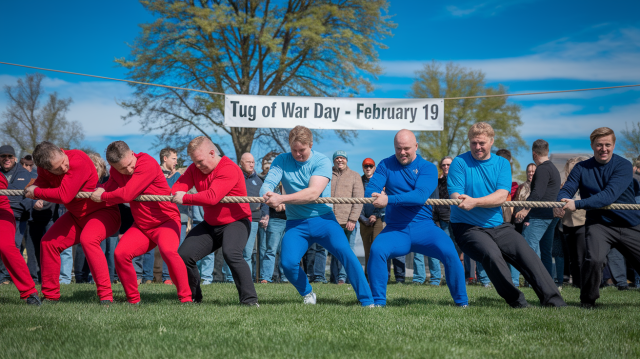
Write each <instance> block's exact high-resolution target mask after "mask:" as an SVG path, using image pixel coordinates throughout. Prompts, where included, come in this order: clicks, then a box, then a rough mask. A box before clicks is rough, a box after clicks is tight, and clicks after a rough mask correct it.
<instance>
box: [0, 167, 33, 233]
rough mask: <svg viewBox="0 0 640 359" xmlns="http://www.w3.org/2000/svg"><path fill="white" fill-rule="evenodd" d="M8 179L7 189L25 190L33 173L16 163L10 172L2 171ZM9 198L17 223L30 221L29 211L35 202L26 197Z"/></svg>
mask: <svg viewBox="0 0 640 359" xmlns="http://www.w3.org/2000/svg"><path fill="white" fill-rule="evenodd" d="M0 172H2V174H3V175H4V176H5V177H6V178H7V182H9V186H8V187H7V189H20V190H23V189H25V187H26V186H27V185H28V184H29V181H31V178H32V175H31V172H29V171H27V170H26V169H25V168H24V167H22V166H21V165H20V163H16V164H15V165H14V166H13V168H12V169H10V170H9V171H6V172H5V171H4V170H2V171H0ZM7 197H8V198H9V205H10V206H11V209H12V210H13V215H14V216H15V217H16V220H17V221H26V220H28V219H29V217H30V215H29V211H31V208H32V207H33V200H31V199H29V198H26V197H25V196H7Z"/></svg>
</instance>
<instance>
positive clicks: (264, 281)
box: [260, 279, 269, 284]
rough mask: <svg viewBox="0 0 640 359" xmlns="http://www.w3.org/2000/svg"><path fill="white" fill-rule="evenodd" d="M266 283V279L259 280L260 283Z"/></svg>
mask: <svg viewBox="0 0 640 359" xmlns="http://www.w3.org/2000/svg"><path fill="white" fill-rule="evenodd" d="M267 283H269V281H268V280H266V279H263V280H261V281H260V284H267Z"/></svg>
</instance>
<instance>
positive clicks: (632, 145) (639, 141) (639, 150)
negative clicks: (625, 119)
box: [620, 122, 640, 161]
mask: <svg viewBox="0 0 640 359" xmlns="http://www.w3.org/2000/svg"><path fill="white" fill-rule="evenodd" d="M621 133H622V138H621V139H620V147H621V148H622V151H623V154H624V156H625V157H626V158H628V159H630V160H632V161H633V160H635V159H636V158H638V156H640V122H637V123H634V122H632V123H631V128H629V124H626V126H625V129H624V130H622V132H621Z"/></svg>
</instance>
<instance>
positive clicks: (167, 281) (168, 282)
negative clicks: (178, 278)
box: [162, 279, 173, 285]
mask: <svg viewBox="0 0 640 359" xmlns="http://www.w3.org/2000/svg"><path fill="white" fill-rule="evenodd" d="M162 283H163V284H166V285H173V282H172V281H171V279H167V280H165V281H164V282H162Z"/></svg>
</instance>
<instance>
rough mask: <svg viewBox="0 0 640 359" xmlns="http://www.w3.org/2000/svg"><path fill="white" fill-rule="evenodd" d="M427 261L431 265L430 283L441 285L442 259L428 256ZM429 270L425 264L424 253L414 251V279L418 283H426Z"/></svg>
mask: <svg viewBox="0 0 640 359" xmlns="http://www.w3.org/2000/svg"><path fill="white" fill-rule="evenodd" d="M427 262H428V265H429V273H430V274H431V279H429V284H431V285H440V280H441V279H442V272H441V271H440V261H439V260H437V259H435V258H432V257H427ZM426 277H427V271H426V268H425V264H424V255H422V254H420V253H414V255H413V281H414V282H416V283H424V281H425V280H427V278H426Z"/></svg>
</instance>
